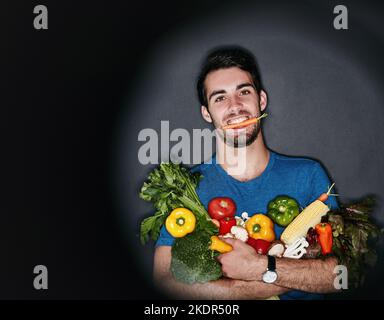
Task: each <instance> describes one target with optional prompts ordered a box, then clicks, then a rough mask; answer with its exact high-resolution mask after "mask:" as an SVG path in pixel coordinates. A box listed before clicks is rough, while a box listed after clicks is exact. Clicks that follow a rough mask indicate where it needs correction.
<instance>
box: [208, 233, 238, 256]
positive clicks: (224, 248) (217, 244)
mask: <svg viewBox="0 0 384 320" xmlns="http://www.w3.org/2000/svg"><path fill="white" fill-rule="evenodd" d="M209 249H211V250H215V251H218V252H220V253H227V252H230V251H232V249H233V248H232V246H231V245H230V244H228V243H226V242H225V241H223V240H221V239H220V238H219V237H218V236H212V237H211V245H210V246H209Z"/></svg>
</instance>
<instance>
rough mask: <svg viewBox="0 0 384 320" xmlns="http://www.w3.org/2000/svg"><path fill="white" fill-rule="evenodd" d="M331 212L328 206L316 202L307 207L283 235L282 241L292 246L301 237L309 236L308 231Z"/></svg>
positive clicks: (318, 201)
mask: <svg viewBox="0 0 384 320" xmlns="http://www.w3.org/2000/svg"><path fill="white" fill-rule="evenodd" d="M328 211H329V208H328V206H327V205H326V204H324V203H323V202H321V201H320V200H315V201H314V202H312V203H311V204H310V205H309V206H308V207H306V208H305V209H304V210H303V211H302V212H301V213H300V214H299V215H298V216H297V217H296V218H295V219H294V220H293V221H292V222H291V223H290V224H289V225H288V227H287V228H285V230H284V232H283V233H282V235H281V238H280V239H281V241H283V242H284V243H285V244H286V245H290V244H292V243H293V242H295V241H296V240H297V239H298V238H300V237H305V236H306V235H307V232H308V229H309V228H311V227H312V228H313V227H314V226H316V225H317V224H318V223H320V221H321V217H322V216H323V215H325V214H326V213H327V212H328Z"/></svg>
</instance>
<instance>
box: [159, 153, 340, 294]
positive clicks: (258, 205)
mask: <svg viewBox="0 0 384 320" xmlns="http://www.w3.org/2000/svg"><path fill="white" fill-rule="evenodd" d="M269 152H270V158H269V162H268V165H267V167H266V168H265V170H264V171H263V173H262V174H261V175H260V176H258V177H256V178H254V179H252V180H249V181H246V182H241V181H239V180H236V179H235V178H233V177H232V176H230V175H228V174H227V172H226V171H225V170H224V169H223V168H222V167H221V166H220V165H219V164H217V163H216V158H215V157H213V158H212V163H209V164H208V163H203V164H201V165H198V166H196V167H194V168H192V171H193V172H196V171H198V172H201V174H202V175H203V179H202V180H201V181H200V183H199V186H198V188H197V194H198V196H199V198H200V200H201V202H202V204H203V205H204V206H205V208H207V207H208V203H209V201H210V200H211V199H212V198H214V197H223V196H225V197H230V198H232V199H233V200H234V201H235V203H236V206H237V210H236V215H237V216H241V214H242V213H243V212H248V214H249V216H250V217H251V216H252V215H253V214H255V213H263V214H266V212H267V205H268V203H269V201H271V200H272V199H274V198H275V197H277V196H279V195H287V196H289V197H292V198H294V199H296V201H297V202H298V203H299V205H300V206H301V207H302V208H305V207H306V206H308V205H309V204H310V203H311V202H313V201H314V200H316V199H317V198H318V197H319V196H320V195H321V194H322V193H324V192H326V191H327V189H328V187H329V186H330V180H329V178H328V176H327V174H326V173H325V170H324V169H323V168H322V166H321V165H320V163H318V162H317V161H314V160H311V159H306V158H298V157H288V156H284V155H281V154H278V153H275V152H273V151H269ZM325 203H326V204H327V205H328V206H329V207H330V208H333V209H334V208H337V207H338V204H337V202H336V200H335V198H334V197H329V198H328V200H327V201H326V202H325ZM283 230H284V228H282V227H279V226H278V225H276V224H275V233H276V239H279V238H280V235H281V233H282V232H283ZM173 242H174V238H173V237H172V236H171V235H170V234H169V233H168V231H167V230H166V229H165V227H164V226H163V227H162V229H161V232H160V236H159V239H158V240H157V242H156V246H164V245H165V246H172V245H173ZM322 298H323V295H319V294H312V293H306V292H302V291H297V290H293V291H290V292H288V293H286V294H283V295H281V296H280V299H282V300H288V299H310V300H312V299H322Z"/></svg>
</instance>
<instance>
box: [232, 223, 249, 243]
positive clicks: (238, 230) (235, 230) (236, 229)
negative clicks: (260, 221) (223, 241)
mask: <svg viewBox="0 0 384 320" xmlns="http://www.w3.org/2000/svg"><path fill="white" fill-rule="evenodd" d="M231 233H232V234H233V235H234V236H235V238H236V239H239V240H241V241H244V242H246V241H247V240H248V232H247V230H246V229H245V228H243V227H240V226H233V227H232V228H231Z"/></svg>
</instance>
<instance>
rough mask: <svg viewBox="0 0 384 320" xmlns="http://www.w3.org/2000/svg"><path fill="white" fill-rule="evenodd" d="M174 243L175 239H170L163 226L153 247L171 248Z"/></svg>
mask: <svg viewBox="0 0 384 320" xmlns="http://www.w3.org/2000/svg"><path fill="white" fill-rule="evenodd" d="M174 241H175V238H174V237H172V236H171V235H170V234H169V232H168V231H167V229H166V228H165V226H164V225H163V226H162V227H161V229H160V235H159V238H158V239H157V241H156V244H155V246H156V247H159V246H172V245H173V243H174Z"/></svg>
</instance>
